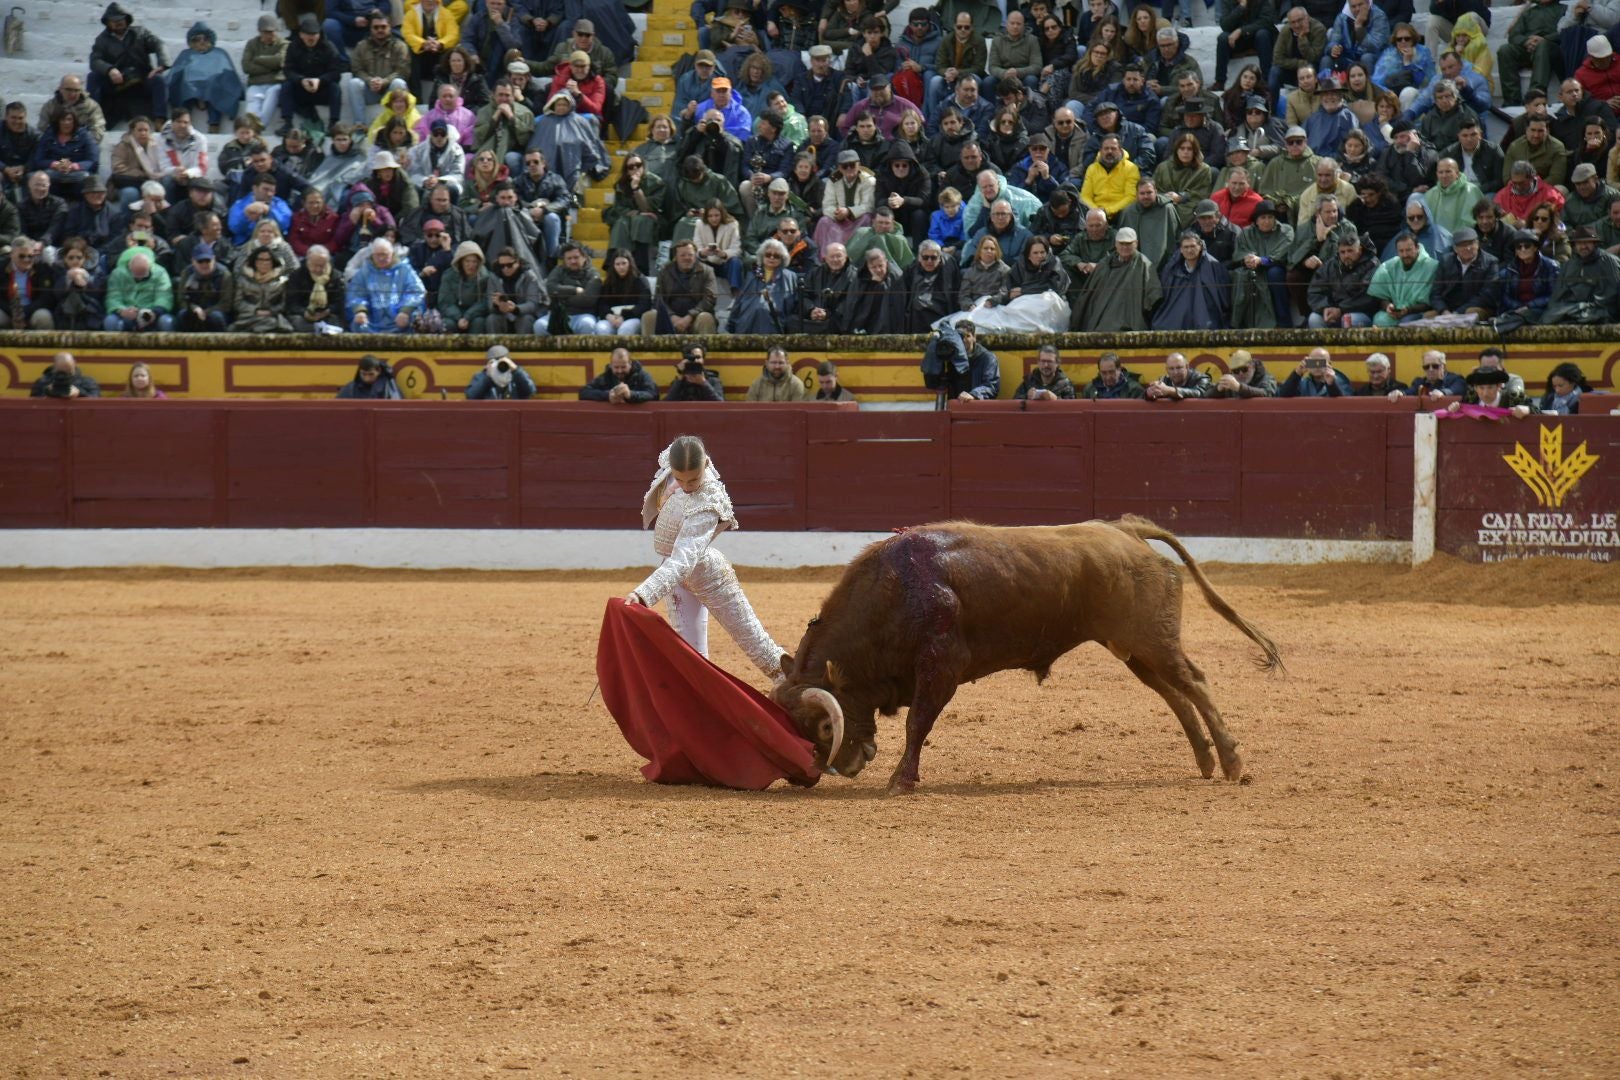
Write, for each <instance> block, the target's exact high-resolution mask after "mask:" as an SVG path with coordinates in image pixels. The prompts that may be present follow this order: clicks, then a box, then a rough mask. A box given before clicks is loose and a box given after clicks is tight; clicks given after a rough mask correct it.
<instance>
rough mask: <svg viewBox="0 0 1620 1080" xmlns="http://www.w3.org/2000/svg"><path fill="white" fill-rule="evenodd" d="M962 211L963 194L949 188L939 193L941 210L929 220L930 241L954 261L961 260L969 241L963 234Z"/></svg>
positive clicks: (935, 212)
mask: <svg viewBox="0 0 1620 1080" xmlns="http://www.w3.org/2000/svg"><path fill="white" fill-rule="evenodd" d="M962 209H963V208H962V193H961V192H959V191H957V190H956V189H955V188H953V187H948V188H945V189H944V190H942V191H941V192H940V193H939V209H938V210H935V211H934V212H933V213H932V214H931V215H930V216H929V219H928V239H929V240H931V241H933V242H934V243H935V244H936V245H938V247H939V248H940V250H941V251H942V252H943V253H944V255H945V257H946V258H948V259H951V260H952V261H956V260H957V259H958V258H959V256H960V254H961V251H962V245H963V244H964V243H965V242H966V239H967V237H966V235H965V233H964V232H963V217H962Z"/></svg>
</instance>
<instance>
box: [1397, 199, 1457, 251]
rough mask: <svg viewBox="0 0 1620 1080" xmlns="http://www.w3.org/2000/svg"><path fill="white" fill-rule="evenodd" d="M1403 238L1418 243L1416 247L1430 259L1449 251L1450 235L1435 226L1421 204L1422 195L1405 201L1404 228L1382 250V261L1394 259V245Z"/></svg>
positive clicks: (1425, 208) (1422, 203) (1427, 210)
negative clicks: (1406, 237)
mask: <svg viewBox="0 0 1620 1080" xmlns="http://www.w3.org/2000/svg"><path fill="white" fill-rule="evenodd" d="M1403 236H1410V237H1412V238H1413V239H1415V240H1416V241H1417V242H1418V247H1420V248H1422V249H1423V253H1424V254H1425V255H1427V256H1428V257H1429V258H1431V259H1439V258H1440V256H1442V255H1444V254H1445V253H1446V252H1448V251H1450V250H1451V234H1450V233H1449V232H1447V231H1446V230H1444V229H1442V228H1440V226H1438V225H1436V224H1435V223H1434V221H1433V220H1432V219H1431V218H1430V217H1429V208H1428V206H1427V205H1425V203H1424V202H1423V196H1422V195H1412V196H1409V197H1408V198H1407V200H1406V227H1405V228H1403V229H1402V230H1401V231H1400V232H1398V233H1396V234H1395V237H1394V239H1392V240H1390V242H1389V244H1388V245H1387V246H1386V247H1385V248H1384V251H1383V255H1382V257H1383V259H1384V260H1385V261H1388V260H1389V259H1392V258H1394V257H1395V245H1396V242H1397V241H1399V240H1400V238H1401V237H1403Z"/></svg>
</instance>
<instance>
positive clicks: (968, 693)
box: [0, 563, 1620, 1078]
mask: <svg viewBox="0 0 1620 1080" xmlns="http://www.w3.org/2000/svg"><path fill="white" fill-rule="evenodd" d="M1213 576H1214V578H1215V580H1216V582H1217V584H1218V586H1219V587H1220V588H1221V589H1222V591H1223V592H1224V594H1225V595H1226V597H1227V598H1228V599H1229V600H1231V601H1232V602H1233V604H1234V606H1236V608H1237V609H1238V610H1239V611H1240V612H1242V613H1243V614H1245V615H1246V616H1248V617H1249V618H1251V619H1252V620H1254V621H1255V622H1257V623H1258V624H1260V625H1261V626H1262V627H1264V628H1265V629H1267V630H1268V631H1270V632H1271V633H1272V634H1273V636H1275V637H1276V638H1277V640H1278V641H1279V643H1280V644H1281V645H1282V648H1283V651H1284V655H1285V658H1286V660H1287V663H1288V665H1289V669H1290V674H1289V676H1288V677H1287V678H1282V679H1269V680H1268V679H1266V678H1264V677H1260V676H1256V675H1255V674H1254V673H1253V670H1252V668H1251V658H1252V656H1253V654H1254V650H1253V648H1252V647H1251V646H1250V645H1249V643H1248V642H1246V641H1245V640H1243V639H1242V638H1241V637H1240V636H1239V635H1238V633H1237V632H1236V631H1235V630H1233V629H1232V628H1231V627H1229V626H1227V625H1226V624H1225V623H1222V622H1220V621H1219V620H1218V618H1217V617H1216V616H1214V615H1213V614H1212V613H1211V612H1210V611H1209V609H1208V608H1207V607H1205V606H1204V605H1203V603H1202V601H1201V599H1198V598H1197V597H1196V594H1195V593H1192V592H1189V594H1188V599H1187V610H1188V626H1187V634H1186V637H1187V642H1188V650H1189V652H1190V654H1191V655H1192V656H1193V657H1194V659H1195V660H1197V661H1198V662H1199V663H1200V664H1201V665H1202V666H1203V667H1204V668H1205V670H1206V671H1207V672H1208V673H1209V674H1210V676H1211V679H1212V682H1213V684H1214V687H1215V693H1216V697H1217V700H1218V702H1219V703H1220V704H1221V706H1222V707H1223V709H1224V711H1225V713H1226V716H1227V719H1228V721H1229V723H1230V726H1231V728H1232V730H1233V732H1234V734H1236V735H1237V736H1238V738H1239V739H1241V740H1242V742H1243V746H1244V751H1245V754H1246V757H1247V762H1248V766H1249V769H1250V771H1251V773H1252V775H1253V783H1252V784H1248V785H1244V786H1239V785H1235V784H1224V783H1217V782H1208V781H1203V780H1199V779H1197V773H1196V770H1195V768H1194V764H1193V760H1192V755H1191V753H1190V751H1189V750H1188V747H1187V745H1186V742H1185V740H1184V738H1183V737H1182V735H1181V732H1180V730H1179V728H1178V726H1177V725H1176V723H1175V720H1174V718H1173V717H1172V716H1171V714H1170V712H1169V710H1168V709H1167V708H1166V707H1165V706H1164V705H1163V704H1162V702H1161V701H1160V700H1159V699H1158V698H1157V697H1156V696H1154V695H1153V694H1152V693H1151V692H1150V691H1148V690H1147V689H1146V688H1144V687H1142V686H1140V685H1139V684H1138V683H1136V681H1135V680H1134V679H1133V678H1131V677H1130V675H1129V673H1127V672H1126V671H1125V670H1124V668H1123V667H1122V666H1121V665H1120V664H1119V663H1118V662H1117V661H1115V660H1114V659H1113V658H1112V657H1111V656H1109V655H1108V654H1107V653H1106V652H1104V651H1103V650H1102V649H1101V648H1098V647H1096V646H1087V647H1085V648H1083V649H1081V650H1080V651H1079V652H1077V653H1076V654H1073V655H1071V656H1070V657H1068V658H1066V659H1065V660H1063V661H1062V662H1060V664H1059V665H1058V667H1057V668H1056V670H1055V671H1054V673H1053V677H1052V678H1051V680H1050V681H1048V683H1047V684H1046V685H1045V686H1044V687H1039V688H1037V687H1036V685H1035V683H1034V680H1033V679H1032V678H1030V677H1029V676H1028V675H1023V674H1004V675H1000V676H997V677H995V678H993V679H990V680H987V681H985V682H983V683H981V684H979V685H976V686H970V687H967V688H965V689H964V690H963V692H962V693H961V694H959V695H958V697H957V699H956V701H955V703H954V704H953V706H952V708H951V709H950V710H949V711H948V712H947V713H946V715H945V717H944V718H943V719H942V720H941V722H940V724H939V725H938V726H937V727H936V729H935V731H934V736H933V739H932V746H931V748H930V749H929V750H927V751H926V752H925V753H924V756H923V762H922V764H923V788H922V790H921V791H920V792H919V794H917V795H916V796H913V797H910V798H890V797H886V796H885V795H884V783H885V781H886V779H887V777H888V773H889V771H890V769H892V767H893V765H894V762H895V760H896V758H897V756H898V753H899V748H900V745H901V741H902V737H901V735H902V721H900V720H899V719H893V720H883V721H881V722H880V728H879V740H880V741H879V756H878V760H877V761H876V762H874V763H873V765H872V767H871V768H869V769H868V770H867V773H866V775H864V776H863V777H861V778H860V779H859V780H857V781H855V782H853V783H851V782H849V781H842V780H839V779H837V778H831V777H829V778H827V779H826V780H824V781H823V782H822V784H821V785H819V786H818V787H817V788H815V789H813V790H810V791H801V790H797V789H792V788H787V787H785V786H781V785H779V786H778V787H777V788H776V789H774V790H772V791H769V792H764V793H759V794H744V793H737V792H727V791H716V790H707V789H689V788H663V787H656V786H652V785H648V784H646V783H644V782H643V781H642V780H641V778H640V776H639V774H638V773H637V772H636V768H637V766H638V765H639V763H640V762H639V760H638V759H637V758H635V756H634V755H633V754H632V753H631V751H630V750H629V748H628V747H627V746H626V745H625V744H624V742H623V740H622V739H621V738H620V737H619V735H618V731H617V729H616V728H615V727H614V725H613V722H612V720H611V719H610V718H609V717H608V715H607V713H606V712H605V710H604V709H603V708H602V705H601V701H600V698H598V699H597V700H595V701H594V702H592V703H590V704H586V699H587V696H588V695H589V694H590V693H591V689H592V684H593V682H594V679H595V676H594V673H593V657H594V653H595V642H596V631H597V627H598V625H599V622H600V617H601V610H602V604H603V602H604V598H605V597H607V596H609V595H613V594H615V593H620V592H623V591H624V590H625V589H627V588H628V587H629V585H630V584H632V583H633V580H634V579H633V578H632V577H631V575H630V574H628V573H625V574H612V575H596V576H595V577H594V578H593V577H591V576H588V575H580V576H575V577H573V578H561V577H548V576H543V575H524V576H516V575H513V576H502V575H476V574H439V575H405V574H396V573H374V572H358V571H357V572H320V573H294V572H288V573H237V574H200V573H199V574H187V573H150V574H147V573H140V572H129V573H122V572H120V573H71V574H68V573H60V574H58V573H51V574H43V573H36V574H22V573H10V574H5V575H0V760H3V762H4V764H3V766H0V770H3V772H0V775H3V778H4V782H3V784H0V838H3V848H0V851H3V861H0V871H3V878H0V943H3V944H0V991H3V997H0V1067H3V1070H4V1072H5V1074H7V1075H13V1076H20V1077H22V1076H25V1077H35V1076H59V1075H60V1076H98V1075H100V1076H115V1077H148V1076H173V1075H183V1076H209V1077H221V1076H224V1077H237V1076H241V1077H248V1076H252V1077H278V1078H279V1077H299V1076H323V1077H360V1076H368V1077H369V1076H418V1075H425V1074H429V1073H438V1074H442V1075H450V1076H476V1075H486V1074H487V1075H498V1074H509V1073H510V1071H526V1072H527V1073H528V1074H529V1075H541V1076H569V1077H581V1076H640V1077H659V1078H664V1077H714V1076H746V1077H772V1076H801V1075H802V1076H823V1077H852V1076H860V1077H864V1076H875V1077H900V1076H915V1077H958V1076H979V1077H1030V1076H1077V1077H1092V1076H1110V1075H1111V1076H1120V1077H1178V1076H1191V1075H1194V1074H1197V1075H1200V1076H1204V1077H1225V1076H1243V1077H1248V1076H1262V1077H1270V1076H1287V1077H1324V1078H1326V1077H1369V1078H1370V1077H1390V1076H1405V1075H1411V1074H1418V1073H1426V1074H1428V1075H1437V1076H1453V1077H1480V1076H1514V1077H1529V1076H1536V1077H1540V1076H1553V1077H1615V1076H1617V1075H1620V1039H1617V1037H1616V1034H1617V1032H1620V935H1617V933H1616V926H1617V925H1620V904H1617V898H1616V884H1617V880H1620V877H1617V875H1620V870H1617V869H1616V868H1617V867H1620V815H1617V812H1616V811H1617V809H1620V808H1617V804H1616V794H1617V792H1620V771H1617V768H1616V766H1617V762H1620V756H1617V749H1616V739H1617V736H1620V665H1617V659H1620V637H1617V634H1616V630H1617V627H1620V618H1617V613H1620V573H1617V571H1616V570H1615V569H1614V568H1607V569H1605V568H1598V567H1591V566H1584V565H1571V564H1563V563H1555V564H1537V565H1532V566H1516V567H1506V566H1504V567H1488V568H1470V567H1463V566H1459V565H1455V564H1449V565H1441V566H1437V567H1434V568H1432V569H1430V570H1427V571H1425V572H1424V573H1422V574H1412V573H1410V572H1408V571H1405V570H1403V569H1389V568H1373V567H1352V568H1342V567H1341V568H1313V569H1308V570H1285V571H1278V570H1258V569H1252V568H1250V569H1245V568H1217V569H1215V571H1214V572H1213ZM745 580H746V581H747V582H748V584H749V587H750V592H751V595H752V596H753V598H754V600H755V602H756V604H757V605H758V607H759V608H760V611H761V614H762V616H763V617H764V619H765V622H766V624H767V625H768V626H770V627H771V628H772V629H773V630H774V631H776V633H777V634H778V636H779V637H781V638H782V639H783V640H784V641H785V642H790V643H796V642H797V640H798V633H799V630H800V629H801V628H802V626H803V623H804V621H805V619H806V618H808V617H809V616H810V615H811V614H813V613H814V611H815V610H816V607H817V605H818V604H819V602H820V600H821V597H822V596H823V595H824V594H825V592H826V591H827V588H828V585H827V578H826V577H825V576H822V577H820V578H815V577H811V578H808V579H807V578H805V577H803V576H800V577H798V578H797V579H796V580H794V579H790V578H788V577H786V576H784V575H780V574H778V575H774V576H772V575H764V574H752V575H746V576H745ZM1514 597H1523V598H1525V601H1524V602H1518V603H1513V602H1509V603H1504V600H1508V601H1512V599H1513V598H1514ZM716 659H717V660H718V661H719V662H721V663H722V664H724V665H726V666H728V667H730V668H732V670H738V671H740V670H742V666H741V665H742V664H743V661H742V659H741V656H740V654H739V653H738V652H737V650H736V649H735V647H734V646H733V645H732V644H731V643H730V642H729V641H728V640H725V639H724V638H723V635H720V641H719V642H718V643H717V653H716Z"/></svg>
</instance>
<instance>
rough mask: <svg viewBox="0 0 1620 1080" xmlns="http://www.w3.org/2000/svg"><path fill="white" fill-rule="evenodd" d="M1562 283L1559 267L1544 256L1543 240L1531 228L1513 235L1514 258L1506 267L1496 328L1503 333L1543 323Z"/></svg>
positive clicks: (1504, 267) (1503, 274) (1502, 272)
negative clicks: (1555, 289) (1559, 283)
mask: <svg viewBox="0 0 1620 1080" xmlns="http://www.w3.org/2000/svg"><path fill="white" fill-rule="evenodd" d="M1557 281H1558V264H1557V263H1555V262H1553V261H1552V260H1551V259H1549V258H1548V257H1547V256H1545V255H1543V254H1542V253H1541V241H1540V240H1539V239H1538V238H1537V237H1536V234H1535V233H1533V232H1531V231H1530V230H1529V229H1520V230H1518V231H1517V232H1515V233H1514V234H1513V258H1512V260H1511V261H1507V265H1505V266H1503V267H1502V270H1501V273H1500V275H1499V276H1498V277H1497V282H1498V283H1499V284H1500V286H1501V293H1500V295H1501V308H1500V312H1501V313H1500V314H1498V315H1497V316H1496V319H1495V320H1494V321H1493V323H1492V325H1493V326H1494V327H1495V329H1496V332H1497V333H1499V334H1508V333H1511V332H1513V331H1514V330H1517V329H1519V328H1520V327H1522V326H1526V325H1530V324H1533V323H1538V322H1540V321H1541V315H1542V312H1544V311H1546V310H1547V304H1548V302H1549V301H1550V300H1551V299H1552V294H1553V286H1554V284H1555V283H1556V282H1557Z"/></svg>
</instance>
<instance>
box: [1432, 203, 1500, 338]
mask: <svg viewBox="0 0 1620 1080" xmlns="http://www.w3.org/2000/svg"><path fill="white" fill-rule="evenodd" d="M1501 270H1502V264H1501V263H1500V262H1498V261H1497V259H1496V256H1494V255H1492V254H1491V253H1490V252H1488V251H1481V250H1480V245H1479V233H1477V232H1475V231H1474V230H1473V229H1470V228H1467V227H1466V226H1465V227H1463V228H1461V229H1458V230H1457V231H1456V232H1454V233H1452V234H1451V250H1450V251H1448V252H1445V253H1444V254H1443V255H1441V256H1440V269H1439V270H1438V271H1436V272H1435V275H1434V291H1433V292H1431V293H1429V311H1428V312H1427V315H1428V317H1429V318H1431V319H1432V318H1434V317H1435V316H1436V315H1439V314H1441V313H1442V312H1447V311H1455V312H1459V313H1463V314H1472V315H1475V316H1477V317H1478V318H1479V319H1480V320H1485V319H1489V318H1490V317H1491V316H1492V315H1495V314H1496V297H1497V292H1498V289H1499V288H1500V287H1499V286H1498V285H1497V281H1496V278H1497V275H1498V274H1500V273H1501Z"/></svg>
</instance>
